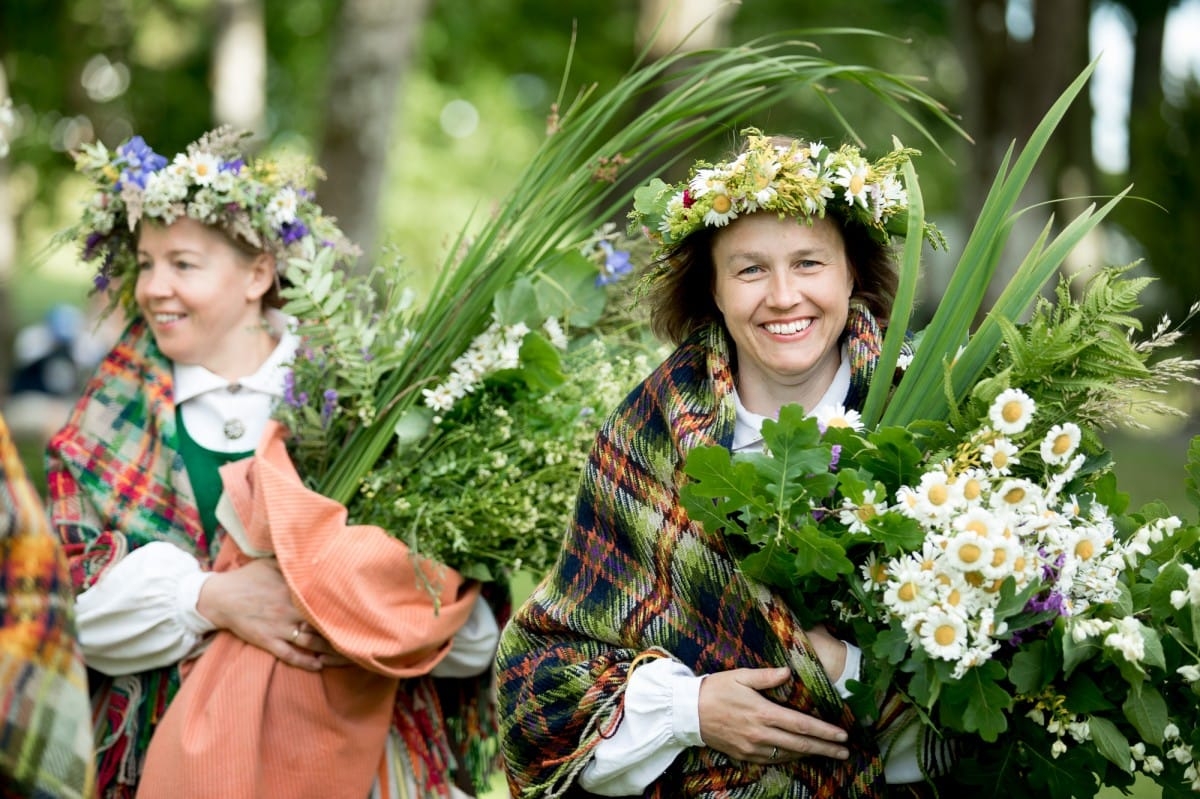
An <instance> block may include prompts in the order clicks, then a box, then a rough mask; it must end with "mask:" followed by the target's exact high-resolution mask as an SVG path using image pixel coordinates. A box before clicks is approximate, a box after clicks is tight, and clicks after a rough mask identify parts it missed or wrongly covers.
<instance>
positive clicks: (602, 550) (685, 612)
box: [498, 309, 883, 799]
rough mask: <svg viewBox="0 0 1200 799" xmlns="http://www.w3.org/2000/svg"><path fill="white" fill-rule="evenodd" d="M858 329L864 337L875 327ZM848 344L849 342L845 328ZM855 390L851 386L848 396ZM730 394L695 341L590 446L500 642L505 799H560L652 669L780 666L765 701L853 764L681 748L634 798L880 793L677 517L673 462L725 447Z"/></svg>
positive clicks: (868, 760) (808, 682) (780, 630)
mask: <svg viewBox="0 0 1200 799" xmlns="http://www.w3.org/2000/svg"><path fill="white" fill-rule="evenodd" d="M861 314H862V311H856V310H854V309H852V312H851V315H852V317H858V316H861ZM853 321H854V322H862V320H859V319H857V318H855V319H854V320H853ZM862 324H863V325H864V328H863V329H864V330H873V331H874V333H875V334H876V335H877V333H878V327H877V326H875V325H874V323H873V320H871V322H870V323H867V322H862ZM848 332H849V334H850V336H851V338H854V337H855V335H856V334H855V331H854V329H853V324H852V325H851V328H850V329H849V330H848ZM850 346H851V351H852V352H855V351H867V350H869V348H870V347H869V345H863V347H859V348H858V349H856V343H855V342H853V341H851V342H850ZM875 349H876V353H877V352H878V348H877V346H876V348H875ZM852 365H853V362H852ZM871 365H872V366H873V359H872V363H871ZM860 368H861V367H860ZM864 385H865V378H863V377H860V376H859V375H855V379H854V380H852V394H854V393H855V392H858V393H860V394H861V393H863V387H864ZM732 391H733V376H732V374H731V371H730V359H729V351H728V344H727V342H726V340H725V334H724V333H723V331H722V330H721V329H720V328H718V327H712V328H708V329H706V330H703V331H700V332H699V333H697V334H696V335H694V336H693V337H691V338H690V339H689V340H688V341H686V342H684V343H683V344H682V345H680V347H679V348H678V349H677V350H676V351H675V352H674V353H673V354H672V355H671V356H670V357H669V358H668V359H667V360H666V361H665V362H664V363H663V364H662V365H661V366H659V367H658V368H657V369H656V370H655V371H654V373H653V374H651V376H650V377H649V378H647V380H646V381H644V382H643V383H642V384H641V385H640V386H639V387H637V388H636V389H634V391H633V392H631V393H630V395H629V396H628V397H627V398H626V400H625V401H624V402H623V403H622V405H621V406H620V407H619V408H618V409H617V410H616V411H615V412H614V413H613V414H612V415H611V416H610V417H609V419H608V420H607V421H606V423H605V425H604V426H603V428H602V429H601V431H600V432H599V434H598V435H597V438H596V442H595V445H594V447H593V450H592V453H591V455H590V457H589V460H588V463H587V465H586V467H585V470H584V474H583V478H582V482H581V487H580V494H579V499H578V503H577V507H576V513H575V518H574V519H573V521H572V523H571V525H570V526H569V528H568V531H567V535H566V538H565V540H564V546H563V551H562V553H561V555H560V556H559V559H558V562H557V563H556V565H555V567H554V568H553V569H552V570H551V572H550V573H549V574H548V575H547V576H546V577H545V579H543V581H542V583H541V584H540V585H539V586H538V587H537V589H536V590H535V591H534V593H533V594H532V596H531V597H530V598H529V599H528V600H527V601H526V603H525V604H524V605H523V606H522V607H521V608H520V609H519V610H518V612H517V614H516V615H515V617H514V620H513V623H511V624H510V625H509V626H508V627H507V628H506V629H505V632H504V634H503V636H502V638H501V644H500V652H499V657H498V666H499V672H500V674H499V677H500V682H499V703H500V708H501V732H502V748H503V751H504V755H505V758H506V762H507V765H508V769H509V783H510V789H511V791H512V793H513V794H514V796H520V797H538V796H562V795H569V794H570V793H571V792H573V790H574V788H573V783H574V781H575V779H576V777H577V776H578V774H579V772H580V771H581V770H582V769H583V767H584V766H585V765H586V763H587V761H588V760H589V753H590V752H591V751H592V749H593V748H594V747H595V746H596V744H597V743H598V742H599V740H600V738H601V736H603V735H605V734H608V733H609V732H610V730H612V729H615V727H616V725H618V724H619V723H620V720H621V708H622V702H623V692H624V688H625V685H626V680H627V678H628V675H629V673H630V672H631V671H632V670H633V669H634V668H636V667H637V665H638V664H639V663H640V662H642V661H644V660H645V659H647V658H653V657H673V658H675V659H677V660H679V661H680V662H682V663H684V664H686V665H687V666H688V667H690V668H691V669H692V670H693V671H694V672H695V673H697V674H710V673H715V672H718V671H724V670H728V669H735V668H743V667H746V668H760V667H769V666H780V665H787V666H789V667H790V668H791V669H792V671H793V673H794V674H795V675H796V677H797V679H794V680H792V681H791V682H790V683H789V684H788V685H786V686H784V687H782V688H781V689H779V690H778V691H775V692H772V694H771V696H772V698H773V699H775V700H776V701H779V702H781V703H783V704H786V705H787V706H789V707H792V708H795V709H797V710H800V711H802V712H805V713H810V714H812V715H815V716H818V717H821V718H824V719H827V720H829V721H832V722H834V723H837V724H839V725H840V726H843V727H844V728H846V729H847V730H848V731H849V733H850V736H851V737H850V741H849V743H848V746H849V748H850V750H851V756H850V759H849V760H848V761H846V762H844V763H839V762H835V761H832V760H826V759H823V758H811V759H802V760H800V761H798V762H796V763H793V764H786V765H778V766H770V765H756V764H750V763H745V762H740V761H733V760H732V759H730V758H728V757H726V756H725V755H723V754H721V753H720V752H717V751H716V750H713V749H710V748H707V747H692V748H690V749H688V750H686V751H685V752H684V753H683V754H682V755H681V756H680V757H678V758H677V759H676V760H675V762H674V764H673V765H672V766H671V767H670V769H668V771H667V773H666V775H664V778H662V779H660V780H658V781H657V782H656V783H654V784H653V785H651V786H650V788H648V789H647V791H646V795H647V796H666V795H668V793H669V794H670V795H672V796H689V797H736V798H738V799H741V798H743V797H744V798H745V799H751V798H752V797H767V796H773V797H795V799H801V798H803V797H820V798H821V799H827V798H828V799H832V797H872V796H879V795H882V792H883V779H882V767H881V763H880V759H879V755H878V750H877V748H876V745H875V741H874V735H873V733H872V732H871V731H870V730H868V729H866V728H865V727H863V726H862V725H860V724H858V723H857V722H856V721H855V720H854V719H853V717H852V716H851V714H850V710H849V709H848V708H847V707H846V706H845V705H844V704H843V703H842V702H841V700H840V698H839V697H838V696H837V694H836V692H835V691H834V689H833V687H832V685H831V684H830V682H829V679H828V677H827V676H826V675H825V673H824V671H823V670H822V669H821V667H820V665H819V663H818V662H817V660H816V658H815V654H814V653H813V652H812V650H811V648H810V647H809V645H808V641H807V638H806V637H805V635H804V633H803V631H802V630H801V629H800V628H799V625H798V624H797V623H796V620H795V617H794V616H793V615H792V613H791V612H790V611H789V610H788V609H787V607H786V605H785V604H784V603H783V601H782V600H781V599H780V598H779V597H778V596H776V595H775V594H773V593H772V592H770V591H769V590H767V589H766V588H764V587H763V586H761V585H757V584H752V583H751V582H750V581H748V580H747V579H746V578H745V577H744V576H743V575H742V574H741V573H740V572H739V571H738V569H737V565H736V562H735V560H734V559H733V557H732V556H731V555H730V553H729V551H728V549H727V547H726V544H725V541H724V539H723V537H721V536H719V535H710V534H708V533H706V532H705V531H704V530H703V529H702V528H701V527H700V526H699V525H695V524H692V523H691V521H690V520H689V519H688V518H687V515H686V513H685V512H684V511H683V509H682V506H681V505H680V502H679V496H678V485H679V482H680V480H681V479H682V468H683V462H684V458H685V456H686V453H687V452H689V451H690V450H692V449H694V448H696V447H698V446H703V445H712V444H721V445H724V446H729V445H730V442H731V441H732V436H733V423H734V403H733V396H732ZM667 786H670V787H667Z"/></svg>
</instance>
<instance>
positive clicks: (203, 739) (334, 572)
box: [138, 422, 479, 799]
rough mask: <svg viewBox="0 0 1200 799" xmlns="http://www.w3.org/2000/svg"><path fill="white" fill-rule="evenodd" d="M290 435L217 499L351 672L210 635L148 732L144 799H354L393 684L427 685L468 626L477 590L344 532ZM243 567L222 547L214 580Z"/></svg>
mask: <svg viewBox="0 0 1200 799" xmlns="http://www.w3.org/2000/svg"><path fill="white" fill-rule="evenodd" d="M285 435H286V431H285V430H284V428H283V427H281V426H280V425H278V424H276V423H274V422H272V423H271V424H270V426H269V427H268V429H267V431H266V433H265V434H264V436H263V440H262V443H261V444H260V445H259V449H258V451H257V452H256V453H255V457H253V458H247V459H245V460H242V461H237V462H235V463H232V464H229V465H227V466H225V467H223V468H222V480H223V482H224V485H225V495H226V497H227V498H228V499H229V500H230V501H231V503H232V506H233V509H234V511H235V512H236V514H237V516H238V518H239V519H240V520H241V522H242V524H243V526H244V528H245V531H246V535H247V540H248V547H247V548H249V549H252V550H259V551H274V553H275V556H276V557H277V558H278V560H279V565H280V568H281V570H282V572H283V574H284V577H285V578H286V579H287V582H288V585H289V586H290V587H291V589H292V592H293V595H294V601H295V603H296V606H297V607H298V608H299V609H300V611H301V613H302V614H303V615H304V616H305V618H306V620H307V622H308V623H309V624H310V625H312V627H313V628H315V629H316V630H317V631H318V632H319V633H320V634H321V635H322V636H324V637H325V638H326V639H327V640H328V641H329V642H330V643H331V644H332V645H333V646H334V647H335V648H337V650H338V651H339V652H341V653H342V654H344V655H346V656H347V657H348V658H349V659H350V660H352V661H353V662H354V664H356V665H352V666H347V667H341V668H326V669H323V670H322V671H320V672H308V671H304V670H302V669H298V668H294V667H292V666H288V665H286V664H284V663H282V662H280V661H278V660H276V659H275V657H274V656H273V655H271V654H270V653H268V652H266V651H265V650H262V649H259V648H257V647H254V646H251V645H250V644H247V643H245V642H244V641H242V640H241V639H240V638H238V637H237V636H235V635H233V634H232V633H230V632H227V631H219V632H218V633H217V634H216V635H215V636H214V638H213V640H212V642H211V644H210V645H209V647H208V649H207V650H206V651H205V653H204V654H203V655H202V656H201V657H200V658H199V659H198V660H197V661H196V662H195V664H194V665H193V666H192V668H191V670H190V671H189V672H188V673H187V676H186V678H185V680H184V682H183V685H182V687H181V688H180V690H179V693H178V694H177V695H176V697H175V699H174V701H172V703H171V705H170V707H169V708H168V710H167V712H166V714H165V715H164V717H163V720H162V722H161V723H160V724H159V726H158V728H157V729H156V731H155V732H154V736H153V738H152V739H151V742H150V749H149V752H148V753H147V756H146V763H145V770H144V772H143V774H142V778H141V781H140V784H139V788H138V796H139V797H144V798H145V799H159V798H160V797H161V798H163V799H193V798H196V799H198V798H199V797H221V798H222V799H240V798H241V797H245V798H246V799H257V797H264V796H279V797H288V798H289V799H304V797H313V799H318V798H319V799H338V798H339V797H346V798H347V799H362V797H364V796H366V795H367V794H368V792H369V791H370V789H371V785H372V783H373V781H374V779H375V776H376V774H377V773H378V771H379V763H380V759H381V757H382V755H383V751H384V744H385V741H386V737H387V731H388V727H389V724H390V722H391V716H392V705H393V702H394V699H395V694H396V690H397V687H398V685H399V680H400V679H401V678H405V677H414V676H418V675H421V674H425V673H427V672H429V670H430V669H432V668H433V667H434V666H435V665H436V664H437V663H438V661H439V660H441V659H442V657H444V656H445V654H446V652H447V651H449V648H450V639H451V638H453V636H454V634H455V633H456V632H457V631H458V630H459V628H461V627H462V625H463V624H464V623H465V622H466V620H467V618H468V617H469V616H470V613H471V608H472V606H473V605H474V602H475V597H476V595H477V594H478V590H479V589H478V586H476V585H474V584H472V585H469V586H468V585H467V584H466V583H465V582H464V580H463V578H462V577H461V576H460V575H459V574H458V573H457V572H455V571H452V570H450V569H448V568H446V567H444V566H439V565H437V564H434V563H431V562H429V561H418V559H417V558H416V557H415V556H413V554H412V553H411V552H410V551H409V549H408V547H407V546H405V545H404V544H403V543H402V542H400V541H397V540H396V539H394V538H392V537H390V536H389V535H388V534H387V533H385V532H384V531H383V530H381V529H379V528H378V527H370V526H364V525H350V526H348V525H347V524H346V509H345V508H344V507H343V506H342V505H340V504H339V503H337V502H334V501H333V500H330V499H328V498H326V497H323V496H321V495H319V494H316V493H314V492H312V491H309V490H308V489H306V488H305V487H304V486H303V485H302V484H301V482H300V478H299V476H298V475H297V474H296V471H295V468H294V467H293V466H292V463H291V461H290V459H289V458H288V455H287V450H286V448H285V446H284V436H285ZM249 559H250V558H249V556H248V555H247V554H246V553H245V552H244V551H242V549H240V548H239V547H238V546H237V545H236V543H235V541H234V539H233V537H232V536H227V537H226V540H225V542H224V544H223V545H222V548H221V552H220V555H219V556H218V558H217V561H216V564H215V565H214V569H215V570H217V571H221V570H225V569H231V568H237V567H239V566H241V565H243V564H245V563H246V562H248V561H249ZM418 569H420V570H421V574H418ZM427 583H428V584H432V585H434V586H437V589H438V591H439V605H438V607H437V608H436V609H435V606H434V598H433V597H432V596H431V594H430V590H429V589H428V588H427V587H426V585H427Z"/></svg>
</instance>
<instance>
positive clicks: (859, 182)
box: [850, 174, 867, 194]
mask: <svg viewBox="0 0 1200 799" xmlns="http://www.w3.org/2000/svg"><path fill="white" fill-rule="evenodd" d="M865 185H867V179H866V177H864V176H863V175H859V174H855V175H854V176H853V177H851V178H850V193H851V194H861V193H862V190H863V186H865Z"/></svg>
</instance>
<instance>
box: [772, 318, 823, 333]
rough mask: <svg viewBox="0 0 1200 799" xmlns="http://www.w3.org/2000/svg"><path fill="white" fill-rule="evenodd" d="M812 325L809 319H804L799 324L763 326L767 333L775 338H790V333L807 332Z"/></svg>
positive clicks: (785, 323)
mask: <svg viewBox="0 0 1200 799" xmlns="http://www.w3.org/2000/svg"><path fill="white" fill-rule="evenodd" d="M811 325H812V320H811V319H804V320H801V321H799V322H784V323H782V324H780V323H777V322H776V323H772V322H768V323H767V324H765V325H763V327H765V328H766V329H767V332H768V333H773V334H775V335H777V336H790V335H791V334H792V333H799V332H800V331H801V330H807V329H808V328H809V327H810V326H811Z"/></svg>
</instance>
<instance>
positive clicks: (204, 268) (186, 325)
mask: <svg viewBox="0 0 1200 799" xmlns="http://www.w3.org/2000/svg"><path fill="white" fill-rule="evenodd" d="M273 271H274V265H273V263H272V262H271V258H270V257H269V256H266V255H261V256H258V257H255V258H251V257H249V256H247V255H246V254H244V253H242V252H241V251H239V250H238V249H237V248H236V247H234V246H233V244H232V243H230V242H229V240H228V239H226V238H225V236H224V235H223V234H221V233H220V232H218V231H216V230H214V229H212V228H210V227H209V226H207V225H205V224H203V223H202V222H197V221H196V220H194V219H190V218H186V217H185V218H182V219H179V220H177V221H176V222H174V223H173V224H171V225H169V226H166V227H164V226H161V225H153V224H147V225H143V226H142V229H141V232H140V234H139V236H138V276H137V284H136V287H135V290H134V297H135V299H136V300H137V305H138V308H139V309H140V310H141V312H142V315H143V316H144V317H145V318H146V321H147V322H148V323H149V325H150V331H151V333H152V334H153V335H154V340H155V342H156V343H157V344H158V347H159V349H160V350H162V353H163V354H164V355H166V356H167V357H168V358H170V359H171V360H172V361H175V362H176V363H181V364H198V365H200V366H204V367H206V368H207V369H209V370H210V371H212V372H215V373H216V374H219V375H221V376H223V377H227V378H229V379H235V378H237V377H242V376H245V375H247V374H252V373H253V372H254V371H255V370H256V369H257V368H258V366H259V365H260V364H261V361H262V359H264V358H265V354H264V353H263V351H262V343H263V338H262V337H263V327H262V297H263V295H264V294H265V293H266V292H267V290H268V289H269V288H270V286H271V284H272V281H273V280H274V274H273ZM268 354H269V350H268ZM256 361H257V362H256Z"/></svg>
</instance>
